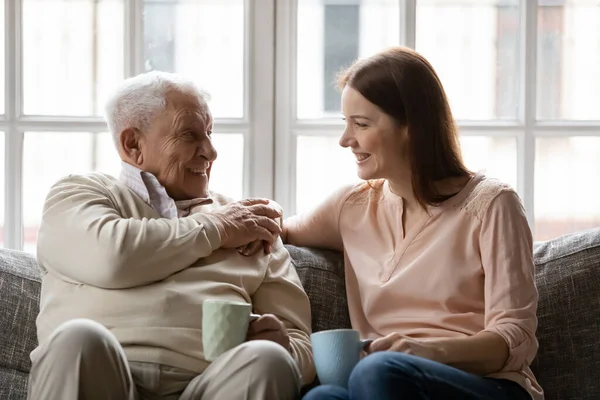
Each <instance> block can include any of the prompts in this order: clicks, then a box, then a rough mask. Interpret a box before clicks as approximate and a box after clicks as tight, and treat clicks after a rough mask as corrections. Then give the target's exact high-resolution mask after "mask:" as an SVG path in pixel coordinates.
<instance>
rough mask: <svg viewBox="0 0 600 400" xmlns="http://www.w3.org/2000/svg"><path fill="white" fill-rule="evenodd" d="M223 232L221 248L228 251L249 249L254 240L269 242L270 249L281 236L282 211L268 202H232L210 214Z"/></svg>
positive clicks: (248, 200)
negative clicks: (280, 219)
mask: <svg viewBox="0 0 600 400" xmlns="http://www.w3.org/2000/svg"><path fill="white" fill-rule="evenodd" d="M207 216H208V217H209V218H211V220H213V222H215V224H216V225H217V227H218V229H219V234H220V235H221V247H223V248H226V249H232V248H238V247H241V246H245V245H247V244H248V243H252V242H254V241H260V242H263V241H264V242H266V243H267V244H268V246H269V247H270V246H271V245H272V244H273V243H275V241H276V240H277V238H278V237H279V235H280V234H281V226H280V224H279V223H278V221H277V220H278V219H279V218H281V210H280V209H279V208H278V207H275V206H272V205H270V204H269V200H267V199H247V200H242V201H238V202H234V203H230V204H228V205H226V206H224V207H221V208H219V209H217V210H214V211H212V212H211V213H209V214H207Z"/></svg>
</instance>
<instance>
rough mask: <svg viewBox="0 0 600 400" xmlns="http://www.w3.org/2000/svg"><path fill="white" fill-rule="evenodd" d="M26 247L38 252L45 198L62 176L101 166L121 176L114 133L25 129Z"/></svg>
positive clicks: (102, 169)
mask: <svg viewBox="0 0 600 400" xmlns="http://www.w3.org/2000/svg"><path fill="white" fill-rule="evenodd" d="M23 157H24V158H23V202H24V203H23V218H24V223H25V238H24V239H25V240H24V242H25V250H26V251H28V252H31V253H35V245H36V241H37V234H38V230H39V224H40V221H41V218H42V209H43V206H44V201H45V200H46V196H47V195H48V191H49V190H50V187H51V186H52V185H53V184H54V183H56V181H57V180H59V179H60V178H62V177H64V176H66V175H69V174H74V173H75V174H76V173H86V172H90V171H93V170H100V171H102V172H106V173H109V174H111V175H113V176H115V175H116V176H118V173H119V171H120V160H119V157H118V155H117V151H116V149H115V148H114V145H113V144H112V139H111V137H110V134H108V133H101V134H93V133H82V132H68V133H58V132H35V133H29V132H26V133H25V140H24V154H23Z"/></svg>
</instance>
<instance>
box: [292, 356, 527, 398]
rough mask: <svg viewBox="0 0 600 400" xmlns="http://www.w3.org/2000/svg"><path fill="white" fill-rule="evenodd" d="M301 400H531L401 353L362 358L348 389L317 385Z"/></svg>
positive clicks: (503, 384)
mask: <svg viewBox="0 0 600 400" xmlns="http://www.w3.org/2000/svg"><path fill="white" fill-rule="evenodd" d="M304 399H305V400H317V399H323V400H326V399H327V400H363V399H365V400H367V399H377V400H388V399H403V400H413V399H415V400H416V399H418V400H426V399H428V400H438V399H439V400H441V399H444V400H446V399H460V400H471V399H472V400H480V399H488V400H531V396H530V395H529V394H528V393H527V392H526V391H525V389H523V388H522V387H521V386H520V385H519V384H517V383H515V382H512V381H509V380H503V379H492V378H483V377H481V376H477V375H473V374H470V373H468V372H464V371H461V370H459V369H456V368H453V367H449V366H447V365H444V364H440V363H437V362H435V361H431V360H426V359H424V358H419V357H415V356H411V355H407V354H404V353H397V352H391V351H387V352H381V353H374V354H371V355H369V356H367V357H365V358H363V359H362V360H361V361H360V362H359V363H358V365H357V366H356V367H355V368H354V370H353V371H352V374H351V375H350V381H349V384H348V390H346V389H342V388H340V387H338V386H332V385H323V386H317V387H316V388H314V389H312V390H311V391H310V392H308V393H307V394H306V396H304Z"/></svg>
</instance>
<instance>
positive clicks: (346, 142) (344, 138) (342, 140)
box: [339, 128, 352, 147]
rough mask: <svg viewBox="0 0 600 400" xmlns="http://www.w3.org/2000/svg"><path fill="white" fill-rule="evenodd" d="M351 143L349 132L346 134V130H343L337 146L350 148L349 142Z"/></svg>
mask: <svg viewBox="0 0 600 400" xmlns="http://www.w3.org/2000/svg"><path fill="white" fill-rule="evenodd" d="M351 141H352V137H351V135H350V132H348V128H346V129H344V132H343V133H342V136H341V137H340V140H339V144H340V146H342V147H350V142H351Z"/></svg>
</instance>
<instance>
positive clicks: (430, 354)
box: [367, 332, 444, 363]
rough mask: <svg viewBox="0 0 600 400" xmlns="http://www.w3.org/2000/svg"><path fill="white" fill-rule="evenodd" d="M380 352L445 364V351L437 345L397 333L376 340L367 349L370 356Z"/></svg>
mask: <svg viewBox="0 0 600 400" xmlns="http://www.w3.org/2000/svg"><path fill="white" fill-rule="evenodd" d="M378 351H399V352H402V353H406V354H412V355H414V356H417V357H421V358H427V359H429V360H432V361H437V362H442V363H443V362H444V360H443V358H444V357H443V351H442V349H441V348H440V346H438V345H437V343H435V342H424V341H420V340H417V339H412V338H409V337H407V336H403V335H401V334H399V333H396V332H394V333H390V334H389V335H387V336H384V337H382V338H379V339H376V340H374V341H373V343H371V344H370V345H369V347H368V348H367V352H368V353H369V354H371V353H375V352H378Z"/></svg>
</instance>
